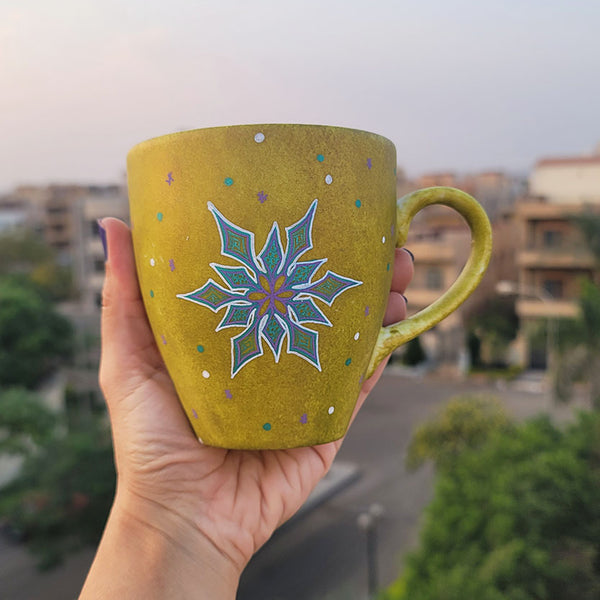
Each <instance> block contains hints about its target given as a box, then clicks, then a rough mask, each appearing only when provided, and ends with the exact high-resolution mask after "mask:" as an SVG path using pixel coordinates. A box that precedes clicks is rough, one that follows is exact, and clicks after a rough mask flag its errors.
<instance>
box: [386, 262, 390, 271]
mask: <svg viewBox="0 0 600 600" xmlns="http://www.w3.org/2000/svg"><path fill="white" fill-rule="evenodd" d="M385 270H386V271H389V270H390V263H388V264H387V266H386V268H385Z"/></svg>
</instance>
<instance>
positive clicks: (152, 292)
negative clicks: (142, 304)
mask: <svg viewBox="0 0 600 600" xmlns="http://www.w3.org/2000/svg"><path fill="white" fill-rule="evenodd" d="M150 298H154V290H150Z"/></svg>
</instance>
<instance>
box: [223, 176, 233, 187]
mask: <svg viewBox="0 0 600 600" xmlns="http://www.w3.org/2000/svg"><path fill="white" fill-rule="evenodd" d="M223 183H224V184H225V185H226V186H227V187H230V186H232V185H233V179H231V177H225V181H223Z"/></svg>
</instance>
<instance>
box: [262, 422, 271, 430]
mask: <svg viewBox="0 0 600 600" xmlns="http://www.w3.org/2000/svg"><path fill="white" fill-rule="evenodd" d="M263 429H264V430H265V431H271V423H265V424H264V425H263Z"/></svg>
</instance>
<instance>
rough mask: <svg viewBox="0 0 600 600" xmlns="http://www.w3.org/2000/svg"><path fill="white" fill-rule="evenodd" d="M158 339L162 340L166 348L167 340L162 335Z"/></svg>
mask: <svg viewBox="0 0 600 600" xmlns="http://www.w3.org/2000/svg"><path fill="white" fill-rule="evenodd" d="M160 339H161V340H162V343H163V344H164V345H165V346H166V345H167V338H166V337H165V336H164V335H161V336H160Z"/></svg>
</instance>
